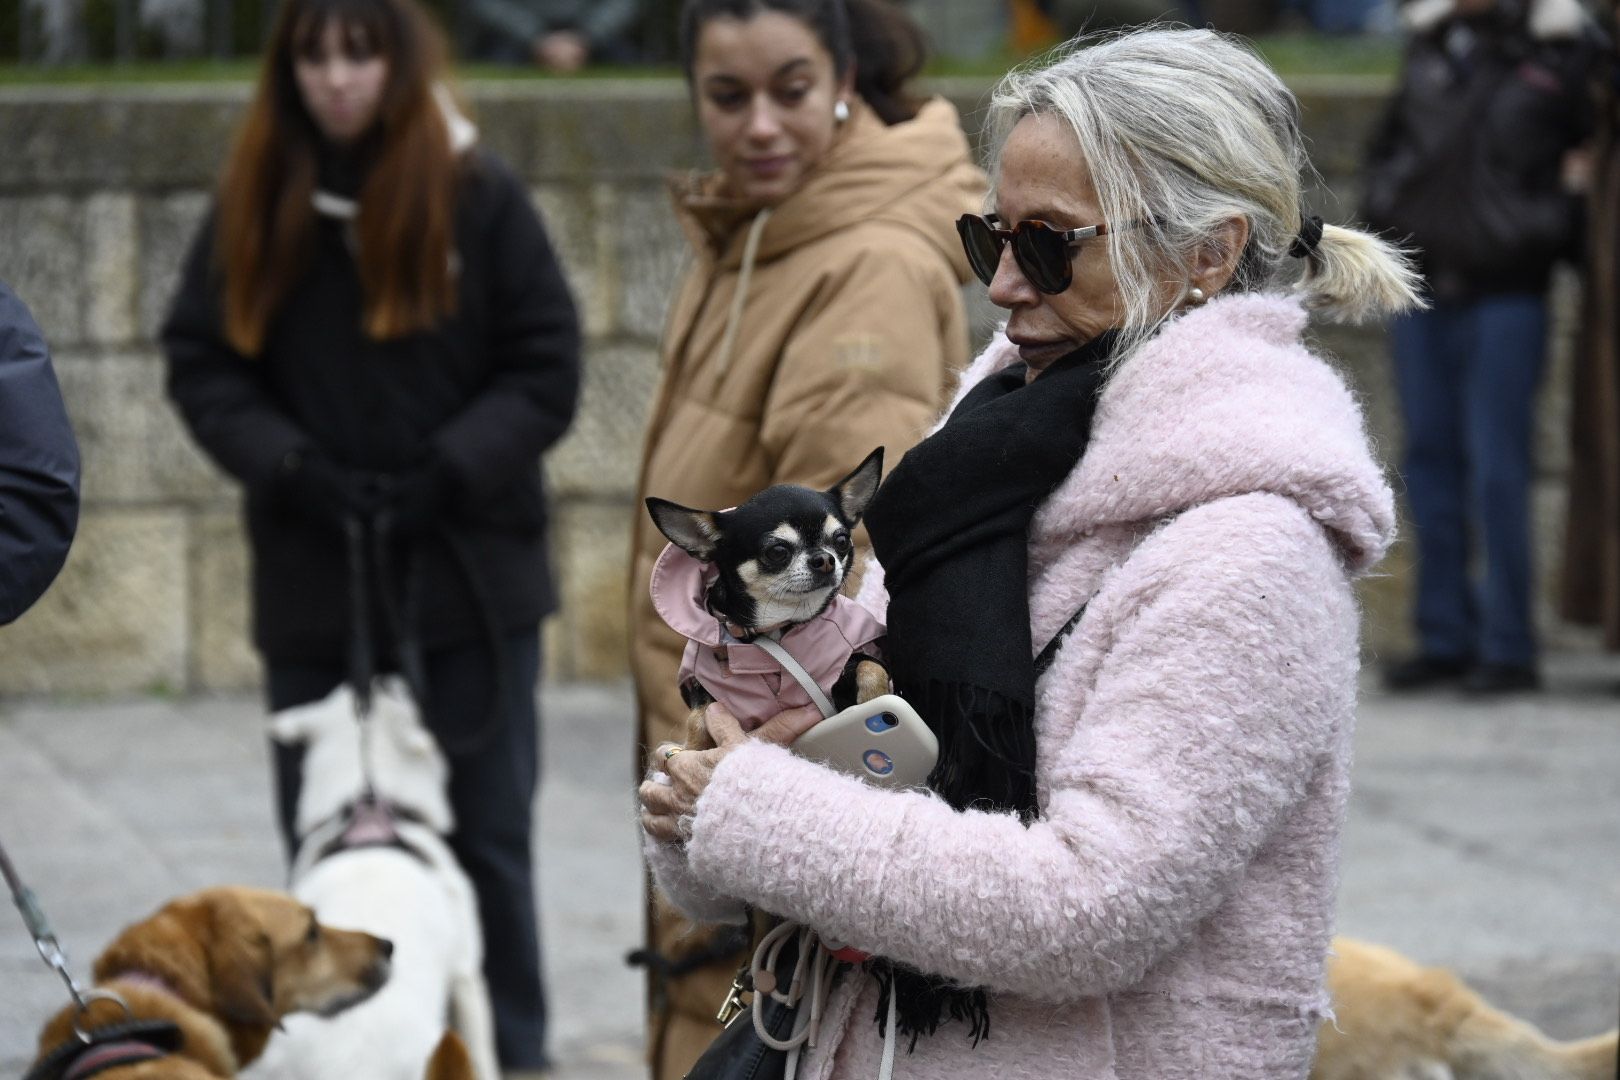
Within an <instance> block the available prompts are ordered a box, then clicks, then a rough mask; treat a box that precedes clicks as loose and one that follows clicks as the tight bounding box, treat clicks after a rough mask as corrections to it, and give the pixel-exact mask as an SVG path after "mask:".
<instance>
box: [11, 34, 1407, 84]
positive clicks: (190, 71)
mask: <svg viewBox="0 0 1620 1080" xmlns="http://www.w3.org/2000/svg"><path fill="white" fill-rule="evenodd" d="M1254 43H1255V46H1256V47H1257V48H1258V49H1259V50H1260V52H1261V54H1262V55H1263V56H1264V57H1265V58H1266V60H1267V61H1268V62H1269V63H1270V64H1271V65H1272V66H1273V67H1275V68H1276V69H1277V71H1278V72H1279V73H1281V74H1282V75H1285V76H1287V75H1393V74H1394V73H1395V70H1396V68H1397V67H1398V65H1399V63H1400V43H1399V42H1398V41H1396V40H1394V39H1391V38H1381V37H1327V36H1324V35H1320V34H1309V33H1298V34H1272V35H1267V36H1265V37H1260V38H1256V39H1254ZM1019 59H1020V58H1019V57H1017V56H1014V55H1013V54H1011V53H1006V54H1002V55H996V56H991V57H986V58H984V59H979V60H950V59H945V60H938V61H936V62H934V63H932V64H930V65H929V66H928V69H927V72H926V74H927V75H931V76H934V77H939V78H979V79H983V80H984V81H985V82H986V83H989V82H991V81H993V80H994V79H996V78H997V77H998V76H1000V75H1002V74H1003V73H1005V72H1006V71H1007V69H1008V68H1010V67H1012V66H1013V65H1014V64H1016V63H1018V61H1019ZM457 70H458V76H459V77H460V79H461V80H462V81H465V82H469V83H477V82H482V81H486V80H514V79H515V80H521V81H525V82H528V81H535V82H539V81H547V80H553V79H563V78H567V79H569V80H577V79H626V78H631V79H673V78H677V77H679V75H680V72H679V71H678V70H677V69H676V68H675V67H674V66H673V65H665V64H654V65H643V66H634V67H632V66H609V67H596V68H590V69H588V70H587V71H586V72H585V73H584V74H582V75H578V76H557V75H551V74H549V73H547V72H543V71H539V70H536V69H534V68H527V67H513V66H503V65H496V64H464V65H462V66H460V67H459V68H458V69H457ZM257 74H258V63H257V61H255V60H253V59H242V60H228V61H203V60H197V61H151V60H147V61H137V62H134V63H129V64H85V65H71V66H63V67H39V66H34V65H23V64H0V85H3V86H26V85H33V84H39V85H69V86H98V85H107V86H118V85H123V84H134V85H140V84H151V83H164V82H181V83H187V82H195V83H211V82H247V81H251V80H252V79H254V78H255V77H256V76H257Z"/></svg>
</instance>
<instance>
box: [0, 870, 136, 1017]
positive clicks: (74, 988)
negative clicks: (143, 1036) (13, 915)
mask: <svg viewBox="0 0 1620 1080" xmlns="http://www.w3.org/2000/svg"><path fill="white" fill-rule="evenodd" d="M0 873H3V874H4V875H5V879H6V886H7V888H9V889H10V890H11V898H12V900H13V901H14V902H15V903H16V905H17V910H18V911H20V912H21V913H22V920H23V925H24V926H25V927H27V928H28V934H29V936H30V937H32V938H33V939H34V948H36V949H38V950H39V955H40V958H41V959H43V960H44V961H45V964H46V966H47V967H49V968H50V969H51V970H52V971H54V972H56V973H57V974H58V975H60V976H61V977H62V981H63V982H64V983H66V984H67V989H68V993H69V994H71V995H72V996H73V1003H74V1004H75V1005H77V1006H78V1007H79V1012H80V1013H81V1014H82V1013H83V1012H84V1011H85V1010H86V1009H87V1008H89V1003H90V1002H91V1001H92V1000H95V999H96V998H97V997H111V998H114V999H115V1000H117V1001H118V1002H119V1004H123V999H122V998H119V997H117V995H115V994H108V993H106V992H105V991H99V990H85V989H84V988H83V987H81V986H80V985H79V984H78V982H77V981H76V980H75V979H74V978H73V973H72V972H71V971H69V970H68V960H67V953H65V952H63V951H62V946H61V943H60V942H58V941H57V940H56V931H55V930H52V929H51V923H50V920H49V919H47V918H46V917H45V909H44V908H42V907H40V906H39V898H38V897H37V896H35V895H34V890H33V889H30V888H29V887H28V885H27V884H26V883H25V882H24V881H23V879H22V877H21V876H20V875H18V873H17V868H16V867H15V866H13V865H12V863H11V857H10V856H9V855H7V854H6V848H5V845H4V844H0ZM124 1011H125V1012H128V1011H129V1006H128V1005H124Z"/></svg>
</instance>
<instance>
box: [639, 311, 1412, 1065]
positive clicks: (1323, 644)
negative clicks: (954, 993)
mask: <svg viewBox="0 0 1620 1080" xmlns="http://www.w3.org/2000/svg"><path fill="white" fill-rule="evenodd" d="M1304 327H1305V314H1304V312H1303V310H1302V309H1301V308H1300V307H1299V305H1298V304H1297V303H1296V302H1295V301H1294V300H1292V299H1289V298H1284V297H1280V296H1255V295H1244V296H1232V297H1228V298H1221V299H1216V300H1214V301H1212V302H1210V303H1209V304H1208V305H1207V306H1205V307H1203V308H1200V309H1196V310H1194V311H1192V312H1190V313H1188V314H1187V315H1185V316H1182V317H1180V318H1178V319H1176V320H1175V321H1173V322H1171V323H1170V324H1168V325H1167V326H1166V327H1165V328H1164V329H1163V330H1162V331H1161V332H1160V333H1159V334H1158V336H1157V337H1156V338H1155V339H1153V340H1152V341H1150V342H1149V343H1148V344H1146V345H1145V346H1143V347H1142V348H1141V349H1140V350H1138V352H1137V353H1136V354H1135V355H1133V356H1131V357H1129V358H1128V359H1127V360H1126V361H1124V363H1123V364H1122V365H1121V366H1120V367H1119V369H1118V370H1117V372H1116V373H1115V375H1114V377H1113V378H1112V379H1111V381H1110V382H1109V383H1108V385H1107V387H1106V389H1105V391H1104V393H1103V396H1102V399H1101V401H1100V403H1099V407H1098V410H1097V415H1096V421H1095V425H1094V428H1093V433H1092V438H1091V442H1090V445H1089V446H1088V448H1087V450H1086V453H1085V455H1084V457H1083V458H1082V459H1081V461H1080V464H1079V465H1078V466H1077V467H1076V469H1075V471H1074V472H1073V473H1072V474H1071V475H1070V476H1069V478H1068V479H1067V480H1066V481H1065V482H1064V483H1063V484H1062V485H1060V487H1059V488H1058V489H1057V491H1056V492H1054V493H1053V495H1052V497H1051V498H1050V499H1049V500H1048V501H1047V503H1046V504H1045V505H1044V506H1043V507H1042V509H1041V510H1040V512H1039V513H1038V515H1037V516H1036V519H1035V523H1034V526H1033V528H1032V530H1031V537H1030V548H1029V560H1030V582H1031V584H1030V622H1031V626H1032V628H1033V631H1034V640H1035V642H1036V644H1037V646H1038V645H1040V644H1041V643H1044V642H1045V641H1047V640H1048V639H1049V638H1050V637H1051V636H1052V634H1053V633H1055V632H1056V631H1057V629H1058V628H1059V627H1060V626H1062V625H1063V623H1064V622H1065V621H1066V620H1067V619H1068V618H1069V616H1070V615H1071V614H1072V613H1073V612H1075V611H1076V610H1078V609H1079V608H1080V606H1081V605H1082V604H1087V605H1088V606H1087V608H1086V614H1085V617H1084V619H1082V620H1081V622H1080V624H1079V625H1078V627H1076V629H1075V630H1074V632H1073V634H1072V635H1071V636H1070V638H1069V639H1068V641H1067V642H1066V643H1065V644H1064V645H1063V647H1062V650H1061V651H1060V652H1059V654H1058V657H1057V662H1056V663H1055V664H1054V665H1053V667H1052V668H1051V670H1050V671H1049V672H1048V673H1047V674H1046V676H1045V677H1044V678H1043V679H1042V680H1041V682H1040V685H1039V687H1038V691H1037V692H1038V699H1039V700H1038V714H1037V740H1038V745H1039V761H1038V769H1039V789H1040V790H1039V794H1040V806H1041V816H1040V818H1039V819H1038V820H1037V821H1036V822H1035V823H1034V824H1032V825H1031V826H1029V827H1028V828H1026V827H1024V826H1022V825H1020V824H1019V823H1018V821H1017V820H1016V819H1015V818H1014V817H1013V816H1011V815H1009V814H992V813H983V812H968V813H957V812H954V811H952V810H951V809H950V808H949V807H948V806H946V805H945V804H944V803H943V802H941V801H940V800H939V799H937V798H936V797H934V796H932V795H930V794H927V793H919V792H902V793H893V792H884V791H879V790H877V789H875V788H872V787H869V786H867V785H864V784H862V783H860V782H859V781H857V780H854V779H849V778H845V777H843V776H839V775H836V774H834V773H832V772H829V771H827V770H826V769H823V768H821V767H819V766H817V765H814V764H811V763H809V762H806V761H803V760H801V759H799V758H796V757H794V756H793V755H792V754H791V753H789V752H788V751H786V750H783V749H781V748H778V747H774V746H768V745H764V744H749V745H746V746H744V747H742V748H740V749H738V750H736V751H734V752H733V753H732V754H731V755H730V756H729V757H727V758H726V759H725V760H724V761H723V762H722V763H721V764H720V766H719V768H718V769H717V770H716V771H715V774H714V778H713V781H712V782H711V784H710V785H709V787H708V789H707V791H705V793H704V794H703V796H702V798H701V800H700V801H699V803H698V806H697V813H696V816H695V819H694V821H693V828H692V836H691V839H690V841H689V842H688V843H687V845H686V847H685V849H684V852H683V851H682V850H681V849H678V848H665V847H660V846H658V845H649V855H650V856H651V858H652V862H653V864H654V869H655V872H656V873H657V875H658V879H659V883H660V886H661V887H663V888H664V889H665V891H666V892H668V893H669V894H670V897H671V899H672V900H674V901H675V902H676V903H677V904H678V905H681V906H684V907H686V908H688V909H689V910H690V911H691V913H692V914H694V915H696V916H700V917H706V918H711V919H723V918H731V917H734V916H735V913H736V910H737V900H743V901H747V902H748V903H751V904H754V905H757V906H759V907H761V908H763V909H765V910H767V911H771V912H774V913H777V914H780V915H783V916H786V917H787V918H789V919H792V920H795V921H798V922H802V923H806V924H809V925H810V926H813V927H815V928H817V929H818V930H821V931H822V932H823V933H824V934H825V935H826V936H828V937H830V938H833V939H836V940H839V941H843V942H847V943H849V944H851V945H854V946H857V947H859V948H862V949H865V950H868V951H870V952H873V953H878V954H882V955H885V956H890V957H894V958H896V959H898V960H902V961H905V962H906V963H909V964H912V965H915V966H916V967H918V968H921V969H924V970H927V971H930V972H935V973H938V974H940V975H944V976H948V977H950V978H953V979H957V980H960V981H961V982H963V983H966V984H970V985H982V986H986V987H988V988H989V989H990V990H991V992H992V993H991V1003H990V1016H991V1024H992V1026H991V1030H990V1037H989V1038H988V1039H986V1040H985V1041H983V1042H981V1043H980V1044H979V1045H978V1046H977V1047H976V1048H975V1047H972V1046H971V1045H970V1044H969V1042H968V1040H967V1038H966V1035H965V1027H964V1026H963V1025H961V1024H947V1025H945V1026H944V1027H942V1028H941V1029H940V1031H939V1032H938V1033H937V1034H936V1035H935V1036H933V1037H924V1038H922V1039H920V1040H919V1041H918V1043H917V1046H916V1050H915V1052H913V1053H911V1054H909V1055H907V1054H906V1053H905V1052H904V1049H905V1048H904V1044H902V1047H901V1050H902V1052H901V1054H900V1056H899V1059H898V1062H897V1067H896V1070H895V1075H896V1076H897V1077H926V1078H929V1080H950V1078H955V1077H962V1078H968V1077H973V1078H982V1077H996V1078H1006V1080H1012V1078H1017V1080H1024V1078H1029V1080H1033V1078H1037V1077H1040V1078H1046V1077H1051V1078H1058V1077H1061V1078H1064V1080H1106V1078H1121V1080H1194V1078H1197V1080H1219V1078H1228V1077H1230V1078H1234V1080H1269V1078H1279V1080H1280V1078H1290V1080H1294V1078H1299V1077H1303V1076H1305V1074H1306V1071H1307V1069H1308V1067H1309V1064H1310V1060H1311V1055H1312V1051H1313V1049H1314V1046H1315V1031H1316V1025H1317V1022H1318V1021H1319V1020H1320V1018H1321V1017H1322V1015H1323V1014H1324V1012H1325V1010H1326V1007H1327V1000H1326V997H1325V993H1324V990H1323V984H1322V976H1323V964H1324V957H1325V955H1326V952H1327V947H1328V940H1329V936H1330V933H1331V928H1332V918H1333V909H1334V892H1335V888H1336V884H1337V877H1336V874H1337V866H1338V855H1339V828H1340V823H1341V820H1342V817H1343V813H1344V805H1345V796H1346V791H1347V783H1348V781H1347V777H1348V771H1349V763H1350V736H1351V727H1352V720H1353V715H1354V708H1355V696H1356V670H1357V663H1358V661H1357V623H1358V612H1357V608H1356V604H1355V601H1354V598H1353V596H1352V593H1351V579H1352V578H1353V577H1354V576H1356V575H1357V574H1359V573H1362V572H1365V571H1366V570H1367V569H1368V568H1370V567H1371V566H1372V565H1373V564H1374V563H1375V562H1377V561H1378V559H1379V558H1380V556H1381V555H1382V554H1383V552H1384V549H1385V547H1386V546H1387V545H1388V543H1389V541H1390V539H1391V534H1392V530H1393V524H1394V510H1393V500H1392V496H1391V493H1390V490H1389V487H1388V486H1387V484H1386V483H1385V481H1384V478H1383V476H1382V474H1381V473H1380V470H1379V468H1378V466H1377V464H1376V463H1375V462H1374V460H1373V456H1372V453H1371V452H1370V450H1369V447H1368V442H1367V436H1366V434H1365V431H1364V429H1363V422H1362V416H1361V411H1360V409H1359V408H1358V407H1357V404H1356V402H1355V400H1354V398H1353V397H1352V396H1351V394H1350V392H1349V390H1348V389H1346V387H1345V385H1344V383H1343V382H1342V381H1341V379H1340V378H1339V376H1338V375H1337V374H1335V373H1334V372H1333V371H1332V369H1330V368H1329V367H1328V366H1327V365H1326V364H1324V363H1323V362H1322V361H1320V360H1318V359H1317V358H1315V357H1314V356H1312V355H1311V354H1310V353H1309V352H1308V351H1307V350H1306V349H1305V348H1304V346H1303V345H1302V344H1301V343H1300V336H1301V334H1302V332H1303V330H1304ZM1016 359H1017V356H1016V352H1015V350H1014V349H1013V348H1012V347H1011V346H1010V345H1009V344H1008V342H1007V341H1006V340H1005V338H1001V337H998V338H997V339H996V340H995V341H994V342H993V343H992V344H991V346H990V348H989V349H988V350H987V351H986V352H985V353H984V354H983V355H981V356H980V357H979V358H978V360H977V361H976V362H975V363H974V364H973V366H972V367H971V368H970V369H969V371H968V372H967V374H966V376H965V378H964V380H963V388H964V389H965V388H966V387H967V386H970V385H972V384H973V383H975V382H977V381H978V380H979V379H982V378H984V377H985V375H987V374H988V373H990V372H991V371H994V370H997V369H999V368H1001V367H1003V366H1005V365H1007V364H1009V363H1011V362H1013V361H1014V360H1016ZM861 600H862V602H863V603H867V604H868V605H869V606H871V607H872V608H873V609H874V610H876V611H877V612H878V613H880V614H881V612H882V610H883V607H884V604H885V602H886V597H885V594H884V592H883V586H882V577H881V570H880V568H876V567H874V569H873V572H870V573H869V574H868V576H867V578H866V581H865V584H864V586H863V589H862V594H861ZM731 898H737V899H731ZM876 1002H877V997H876V992H875V981H874V980H873V979H871V978H870V977H868V976H865V975H864V974H862V973H859V972H855V973H851V974H846V975H845V976H844V977H843V979H842V980H841V981H840V983H839V985H838V987H837V989H836V990H835V993H834V998H833V1002H832V1005H831V1008H830V1021H829V1022H828V1023H827V1024H826V1026H825V1027H824V1028H823V1036H822V1038H821V1039H820V1040H819V1045H818V1046H817V1047H816V1048H815V1050H814V1051H813V1052H812V1053H811V1054H809V1055H808V1057H807V1058H806V1061H805V1062H804V1064H803V1066H802V1068H801V1072H800V1075H801V1076H806V1077H810V1078H815V1080H824V1078H829V1077H833V1078H839V1080H843V1078H865V1077H874V1076H876V1075H877V1072H878V1058H879V1053H880V1048H881V1040H880V1038H879V1035H878V1029H877V1025H876V1024H875V1023H874V1022H873V1020H874V1016H875V1012H876Z"/></svg>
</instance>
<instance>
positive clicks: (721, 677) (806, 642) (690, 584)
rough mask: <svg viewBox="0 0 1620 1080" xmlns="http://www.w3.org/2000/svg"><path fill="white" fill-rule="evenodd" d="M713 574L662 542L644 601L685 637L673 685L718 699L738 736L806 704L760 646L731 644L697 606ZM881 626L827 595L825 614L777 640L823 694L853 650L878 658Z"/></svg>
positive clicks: (864, 612) (733, 640)
mask: <svg viewBox="0 0 1620 1080" xmlns="http://www.w3.org/2000/svg"><path fill="white" fill-rule="evenodd" d="M715 576H716V572H715V571H714V570H713V569H712V568H710V567H709V566H707V565H706V564H704V563H700V562H698V561H697V560H696V559H694V558H692V556H690V555H688V554H687V553H686V552H684V551H682V550H681V549H680V548H678V547H676V546H675V545H674V544H670V545H668V546H667V547H665V548H664V551H663V553H662V554H661V555H659V556H658V561H657V562H656V563H654V564H653V572H652V601H653V607H654V609H656V610H657V612H658V614H659V615H661V616H662V617H663V619H664V621H665V622H666V623H668V624H669V626H670V629H672V630H674V631H675V632H676V633H678V634H680V635H681V636H682V637H684V638H686V639H687V641H686V652H685V653H684V654H682V656H681V673H680V680H681V686H683V687H685V686H689V685H690V684H692V683H697V684H699V685H701V686H702V687H703V688H704V689H705V690H707V691H708V692H709V693H710V694H712V695H714V698H715V700H716V701H721V702H724V703H725V705H726V708H728V709H730V710H731V712H732V715H734V716H736V718H737V719H738V720H739V721H740V722H741V723H742V726H743V730H744V731H752V730H753V729H754V728H756V727H758V726H759V725H760V724H763V723H764V722H765V721H767V720H769V719H770V718H771V717H773V716H775V715H776V714H777V713H779V712H781V711H783V710H784V709H794V708H798V707H800V706H802V705H808V704H810V696H809V695H808V694H806V693H805V692H804V688H803V687H801V686H800V685H799V684H798V682H797V681H796V680H795V679H794V678H793V676H791V675H789V674H788V673H787V672H786V671H784V670H782V665H781V664H778V663H777V662H776V660H775V659H774V658H773V657H772V656H771V655H770V654H769V653H767V652H766V651H765V650H764V649H761V648H760V647H759V646H758V645H750V644H749V643H747V642H744V641H738V640H737V639H736V638H734V637H732V636H731V635H730V634H729V633H727V632H726V629H725V627H724V626H722V625H721V621H720V619H719V618H717V617H716V616H714V615H713V614H711V613H710V612H709V611H708V610H707V609H706V608H705V607H704V606H703V597H704V594H705V593H706V592H707V591H708V588H709V585H710V584H712V583H713V581H714V578H715ZM883 632H884V628H883V624H882V623H881V622H879V621H878V620H877V618H876V617H875V616H874V615H873V614H872V613H871V612H869V611H867V610H866V609H865V608H863V607H861V606H860V605H859V604H857V603H855V601H853V600H851V599H849V598H848V597H847V596H835V597H834V598H833V602H832V603H831V604H829V605H828V606H827V610H825V611H823V612H822V613H821V614H820V615H817V616H816V617H815V618H813V619H811V620H810V621H809V622H807V623H801V624H800V625H798V626H795V627H793V628H792V629H791V630H789V631H788V632H787V633H785V634H783V635H782V638H781V644H782V647H783V648H784V649H786V650H787V651H788V652H789V653H791V654H792V655H793V658H794V659H795V660H797V661H798V662H799V663H800V664H802V665H803V666H804V668H805V670H806V671H808V672H809V673H810V677H811V678H813V679H814V680H815V681H816V684H817V685H819V686H820V687H821V688H822V690H823V691H830V690H831V689H832V685H833V683H835V682H837V681H838V676H839V675H841V674H842V673H843V670H844V665H845V664H847V663H848V662H849V658H850V657H851V656H852V655H853V654H855V653H856V652H864V653H869V654H871V655H873V656H880V655H881V650H880V649H879V648H878V647H877V645H876V643H877V642H878V641H879V640H880V639H881V638H882V637H883Z"/></svg>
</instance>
